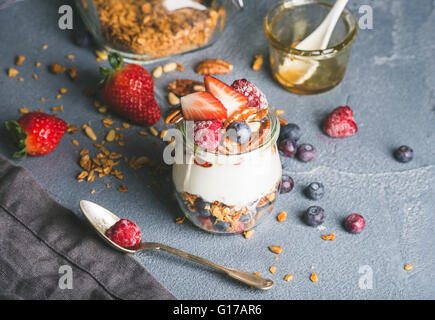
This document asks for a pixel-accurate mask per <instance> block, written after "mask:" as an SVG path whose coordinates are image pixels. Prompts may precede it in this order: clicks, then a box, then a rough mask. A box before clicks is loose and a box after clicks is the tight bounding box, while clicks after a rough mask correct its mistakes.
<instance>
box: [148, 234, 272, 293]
mask: <svg viewBox="0 0 435 320" xmlns="http://www.w3.org/2000/svg"><path fill="white" fill-rule="evenodd" d="M141 249H142V250H151V249H155V250H163V251H166V252H169V253H172V254H175V255H177V256H179V257H181V258H184V259H187V260H191V261H194V262H197V263H200V264H202V265H205V266H207V267H210V268H213V269H215V270H218V271H221V272H223V273H225V274H227V275H228V276H230V277H231V278H233V279H236V280H238V281H240V282H243V283H245V284H247V285H249V286H252V287H254V288H257V289H262V290H267V289H270V288H272V287H273V281H272V280H270V279H266V278H262V277H260V276H256V275H254V274H252V273H248V272H244V271H240V270H236V269H232V268H227V267H224V266H221V265H219V264H217V263H214V262H212V261H210V260H207V259H204V258H201V257H198V256H195V255H193V254H190V253H187V252H184V251H181V250H179V249H175V248H172V247H169V246H167V245H164V244H161V243H156V242H147V243H143V244H142V246H141Z"/></svg>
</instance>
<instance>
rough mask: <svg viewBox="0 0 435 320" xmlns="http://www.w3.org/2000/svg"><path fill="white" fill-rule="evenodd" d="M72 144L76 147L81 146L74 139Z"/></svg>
mask: <svg viewBox="0 0 435 320" xmlns="http://www.w3.org/2000/svg"><path fill="white" fill-rule="evenodd" d="M71 142H72V144H73V145H75V146H76V147H78V146H79V142H78V141H77V140H75V139H72V140H71Z"/></svg>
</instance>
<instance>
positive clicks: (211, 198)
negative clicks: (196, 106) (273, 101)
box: [172, 107, 282, 234]
mask: <svg viewBox="0 0 435 320" xmlns="http://www.w3.org/2000/svg"><path fill="white" fill-rule="evenodd" d="M268 111H269V112H268V114H267V116H266V117H265V118H264V119H262V120H261V121H255V122H252V123H250V125H251V126H252V127H253V132H257V133H258V135H257V137H256V139H257V140H255V141H253V144H252V146H255V147H252V148H249V149H247V150H244V151H242V152H238V153H234V152H231V153H228V152H226V151H225V149H224V148H220V149H219V150H218V151H216V152H214V153H213V152H208V151H205V150H202V149H201V148H200V147H198V146H197V145H194V144H193V143H192V139H191V138H189V135H188V134H187V132H188V131H189V130H188V129H187V125H186V123H187V122H186V121H180V122H179V123H178V125H177V128H178V129H179V130H180V131H181V132H182V135H183V146H184V155H185V157H184V161H183V163H176V164H174V165H173V171H172V178H173V182H174V185H175V191H176V197H177V200H178V203H179V205H180V208H181V209H182V211H183V212H184V214H185V216H186V217H187V218H188V219H189V220H190V221H191V222H192V223H193V224H194V225H196V226H198V227H199V228H201V229H203V230H206V231H209V232H212V233H219V234H237V233H241V232H243V231H246V230H249V229H252V228H254V227H255V226H257V225H258V224H259V223H260V222H262V221H263V220H264V219H265V218H266V217H267V216H270V215H271V213H272V211H273V209H274V206H275V202H276V201H277V198H278V194H279V185H280V182H281V175H282V168H281V162H280V158H279V154H278V149H277V145H276V141H277V139H278V136H279V129H280V124H279V121H278V117H277V115H276V113H275V111H274V110H273V108H270V107H269V110H268ZM255 130H257V131H255Z"/></svg>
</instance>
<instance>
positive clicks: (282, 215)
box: [276, 211, 287, 222]
mask: <svg viewBox="0 0 435 320" xmlns="http://www.w3.org/2000/svg"><path fill="white" fill-rule="evenodd" d="M276 219H277V220H278V221H279V222H283V221H285V219H287V212H285V211H281V212H280V213H279V214H278V216H277V217H276Z"/></svg>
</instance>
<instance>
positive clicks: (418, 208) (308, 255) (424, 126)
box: [0, 0, 435, 299]
mask: <svg viewBox="0 0 435 320" xmlns="http://www.w3.org/2000/svg"><path fill="white" fill-rule="evenodd" d="M245 2H246V10H245V11H244V12H243V13H240V14H238V15H237V16H235V17H234V19H233V21H232V23H231V25H230V27H229V28H227V29H226V31H225V32H224V35H223V36H222V38H221V39H220V40H219V41H218V42H217V43H216V44H215V45H214V46H213V47H211V48H208V49H206V50H204V51H200V52H196V53H192V54H187V55H184V56H183V57H181V58H177V59H176V61H177V62H180V63H182V64H183V65H184V66H185V68H186V71H184V72H183V73H182V74H179V73H173V74H169V75H165V76H164V77H162V78H161V79H159V80H157V81H156V85H155V87H156V95H157V99H158V102H159V103H160V106H161V107H162V109H163V110H167V108H168V105H167V102H166V90H165V87H166V85H167V83H168V82H169V81H171V80H172V79H175V78H177V77H180V76H182V77H186V78H192V79H200V78H199V76H198V75H196V74H195V73H194V72H193V67H194V66H195V65H196V64H197V63H198V62H199V61H201V60H202V59H204V58H221V59H225V60H228V61H231V62H232V63H234V65H235V68H234V72H233V73H231V74H230V75H226V76H222V77H220V78H222V79H223V80H224V81H227V82H232V81H233V80H234V79H238V78H241V77H246V78H248V79H250V80H252V81H253V82H255V83H256V84H257V85H258V86H259V87H261V89H262V90H263V91H264V92H265V93H266V95H267V97H268V99H269V102H270V103H271V104H272V105H274V106H276V107H278V108H282V109H285V110H286V114H285V118H286V119H287V120H289V121H291V122H296V123H298V124H299V125H300V126H301V127H302V129H303V136H302V139H301V141H302V142H310V143H312V144H314V145H315V146H316V147H317V149H318V153H319V155H318V157H317V158H316V159H315V161H313V162H312V163H309V164H302V163H299V162H297V161H293V162H291V164H290V166H289V168H288V169H287V170H286V171H287V173H289V174H290V175H291V176H292V177H293V178H294V180H295V182H296V187H295V189H294V191H292V192H291V193H290V194H287V195H284V196H282V197H281V199H280V203H279V205H278V210H279V211H280V210H286V211H287V212H288V219H287V221H285V222H284V223H277V221H276V220H275V219H274V218H273V217H271V218H270V219H269V220H268V221H267V222H265V223H264V224H263V225H261V226H260V227H259V228H258V229H257V232H256V233H255V235H254V237H253V238H251V239H250V240H246V239H244V238H243V237H242V236H215V235H211V234H207V233H205V232H202V231H199V230H198V229H196V228H194V227H193V226H192V225H191V224H190V223H189V222H185V223H183V224H181V225H177V224H175V223H174V219H175V218H176V217H178V216H180V215H181V212H180V210H179V209H178V207H177V204H176V202H175V200H174V198H173V197H172V191H173V189H172V184H171V182H170V175H169V174H167V175H165V176H164V177H158V178H156V177H154V176H153V175H152V174H151V172H150V171H149V170H148V169H141V170H139V171H133V170H131V169H128V167H127V166H126V165H124V164H123V165H122V167H121V169H122V171H123V172H124V175H125V180H124V182H123V183H124V184H125V185H127V187H128V188H129V192H127V193H124V194H122V193H119V192H118V191H116V190H115V187H116V186H118V185H119V182H118V181H117V180H116V179H115V178H104V179H102V180H97V181H96V182H94V183H92V184H91V183H90V184H86V183H81V184H79V183H77V181H76V179H75V177H76V175H77V174H78V173H79V171H80V169H79V167H78V165H77V159H78V155H77V150H78V149H79V148H75V147H73V145H72V143H71V139H72V138H75V139H77V140H79V142H80V144H81V145H80V149H81V148H84V147H86V148H90V149H91V150H92V147H91V141H90V140H89V139H88V138H87V137H86V136H85V135H84V134H83V133H78V134H75V135H74V136H70V135H66V136H65V137H64V139H63V140H62V141H61V143H60V145H59V147H58V148H57V149H56V150H55V151H54V152H52V153H51V154H50V155H47V156H45V157H40V158H28V159H27V160H25V161H20V162H19V164H21V165H23V166H25V167H26V168H28V169H29V170H30V171H31V172H32V173H33V174H34V175H35V177H36V178H37V180H38V181H39V182H40V183H41V184H42V185H43V186H44V187H45V188H46V189H47V190H48V192H49V193H50V194H51V195H52V196H53V197H54V198H55V199H56V200H57V201H59V202H60V203H61V204H63V205H65V206H66V207H68V208H70V209H72V210H73V211H74V212H76V213H77V215H78V216H81V214H80V212H79V209H78V201H79V200H80V199H89V200H93V201H96V202H98V203H100V204H102V205H104V206H106V207H107V208H108V209H110V210H113V211H114V212H116V213H118V214H119V215H120V216H123V217H126V218H129V219H131V220H133V221H135V222H137V223H138V225H139V226H140V227H141V229H142V231H143V238H144V240H151V241H160V242H163V243H166V244H169V245H173V246H175V247H177V248H180V249H184V250H187V251H189V252H191V253H194V254H197V255H200V256H204V257H206V258H210V259H211V260H214V261H216V262H219V263H222V264H225V265H228V266H231V267H235V268H240V269H244V270H247V271H252V272H260V273H261V274H263V275H266V276H270V277H271V278H272V279H274V280H275V282H276V285H275V287H274V288H273V289H272V290H270V291H266V292H260V291H256V290H254V289H250V288H247V287H245V286H243V285H240V284H238V283H236V282H233V281H231V280H228V279H226V278H225V277H223V276H221V275H218V274H216V273H214V272H210V271H208V270H206V269H204V268H202V267H201V266H198V265H195V264H192V263H190V262H185V261H182V260H180V259H178V258H175V257H172V256H170V255H168V254H165V253H159V252H148V253H145V254H141V255H139V256H137V258H138V259H139V260H140V261H141V263H143V265H144V266H145V267H146V268H147V269H148V270H150V271H151V272H152V273H153V274H154V276H155V277H156V278H157V279H158V280H160V281H161V282H162V283H163V284H164V285H165V286H166V287H168V288H169V290H170V291H172V292H173V293H174V294H175V295H176V296H177V297H178V298H180V299H214V298H217V299H315V298H318V299H326V298H329V299H331V298H333V299H404V298H410V299H417V298H419V299H421V298H432V299H433V298H435V273H434V272H433V269H434V267H435V251H434V249H433V247H434V244H435V241H434V231H433V230H434V225H435V214H434V208H435V205H434V198H435V192H434V185H435V160H434V156H435V136H434V127H435V90H434V89H435V61H434V58H433V52H434V49H435V32H434V30H435V9H434V8H435V1H433V0H419V1H405V0H403V1H398V0H395V1H392V0H390V1H387V0H384V1H351V4H350V5H349V6H350V7H351V8H352V9H353V10H354V12H356V13H357V12H358V7H359V6H360V5H361V4H370V5H371V6H372V7H373V9H374V29H373V30H360V33H359V36H358V39H357V41H356V43H355V44H354V46H353V48H352V55H351V60H350V63H349V68H348V71H347V75H346V77H345V79H344V81H343V82H342V83H341V84H340V85H339V86H338V87H337V88H335V89H333V90H332V91H330V92H327V93H324V94H321V95H315V96H297V95H294V94H291V93H288V92H287V91H285V90H283V89H282V88H280V87H279V86H278V85H277V84H276V83H274V82H273V80H272V78H271V76H270V75H269V72H268V65H267V64H266V65H265V66H264V67H263V69H262V70H261V71H260V72H254V71H252V70H251V68H250V65H251V63H252V57H253V56H254V55H255V54H259V53H264V54H266V53H267V48H266V43H265V40H264V37H263V34H262V19H263V17H264V15H265V13H266V11H267V9H268V8H269V7H270V6H271V5H272V4H273V3H275V2H276V1H254V0H248V1H245ZM64 3H65V2H64V1H54V0H53V1H36V0H34V1H25V2H22V3H19V4H17V5H15V6H13V7H10V8H7V9H4V10H2V11H0V41H1V45H0V57H1V58H2V59H1V68H2V72H1V74H0V97H1V101H0V106H1V114H0V121H1V122H2V123H3V121H4V120H8V119H16V118H17V117H19V113H18V108H20V107H28V108H30V109H37V108H42V109H43V110H45V111H49V110H50V108H51V107H53V106H56V105H59V103H62V104H63V105H64V107H65V111H64V113H63V114H61V115H60V116H61V117H62V118H63V119H65V120H66V121H68V122H69V123H71V124H76V125H82V124H83V123H85V122H87V121H89V120H90V121H92V123H93V127H94V129H95V131H96V133H97V135H98V136H99V137H100V138H102V137H103V135H104V133H105V132H106V129H104V128H103V127H102V126H101V122H100V120H101V118H102V116H101V115H100V114H99V113H98V112H97V111H96V109H95V108H94V107H93V106H92V101H91V100H89V99H88V98H86V97H84V96H83V95H82V94H81V92H82V90H83V89H84V88H86V87H90V86H93V85H94V84H95V83H96V82H97V80H98V79H99V76H98V73H97V69H98V63H97V62H96V61H95V56H94V53H93V52H92V51H91V50H90V49H80V48H78V47H76V46H74V45H73V44H72V41H71V32H69V31H61V30H59V29H58V27H57V19H58V14H57V10H58V8H59V6H60V5H61V4H64ZM44 43H47V44H48V46H49V48H48V50H46V51H42V50H41V47H42V45H43V44H44ZM18 54H23V55H25V56H26V62H25V63H24V64H23V65H22V66H20V67H19V70H20V72H21V73H20V75H21V76H24V78H25V82H24V83H21V82H18V80H17V79H16V78H15V79H12V78H8V77H7V75H6V69H7V68H8V67H10V66H12V65H13V63H14V58H15V56H16V55H18ZM67 54H73V55H75V56H76V59H75V61H74V62H70V61H68V60H67V59H66V58H65V56H66V55H67ZM35 61H41V62H42V63H43V64H44V68H40V69H37V70H36V68H35V67H34V62H35ZM52 62H61V63H63V64H64V65H66V66H70V65H76V66H77V67H78V71H79V75H80V80H79V81H78V82H77V83H72V82H71V81H70V80H69V79H67V77H64V76H54V75H51V74H49V73H48V72H47V71H46V68H45V65H47V64H50V63H52ZM154 67H155V65H151V66H149V69H152V68H154ZM35 71H36V72H37V73H38V74H39V78H40V80H39V81H34V80H33V79H32V78H31V75H32V73H33V72H35ZM61 87H65V88H68V89H69V92H68V93H67V94H66V95H65V96H64V97H62V100H61V102H59V101H57V100H56V99H55V96H56V95H57V90H58V89H59V88H61ZM348 95H350V96H351V100H350V105H351V107H352V108H353V110H354V113H355V118H356V121H357V123H358V126H359V132H358V134H357V135H355V136H354V137H351V138H347V139H344V140H333V139H329V138H328V137H326V136H325V135H324V134H322V132H321V130H320V123H321V121H322V119H323V118H324V116H325V115H326V114H327V113H328V112H329V111H330V110H332V109H333V108H335V107H336V106H338V105H343V104H344V103H345V101H346V98H347V96H348ZM40 97H45V98H46V100H47V101H46V102H45V103H44V104H43V103H41V102H40V101H39V99H40ZM163 113H164V112H163ZM114 118H115V119H116V120H117V123H119V122H120V121H121V119H119V118H117V117H116V116H114ZM157 127H158V128H162V127H163V125H162V123H161V122H160V123H159V125H157ZM141 129H142V128H140V127H138V126H133V127H132V128H131V129H129V130H124V133H125V134H126V146H125V147H124V148H119V147H116V146H114V147H112V148H111V150H113V151H120V152H122V153H123V154H125V155H127V156H129V157H131V156H133V155H136V156H140V155H148V156H151V157H153V158H155V159H158V160H160V158H161V156H160V154H161V150H162V148H163V144H162V143H161V142H159V139H157V138H154V137H150V136H148V137H142V136H140V135H138V134H137V132H138V131H140V130H141ZM0 134H1V136H2V138H1V141H0V152H1V154H3V155H6V156H8V157H10V155H11V153H12V149H11V148H10V147H9V146H8V143H7V142H6V139H7V138H6V134H5V131H4V128H1V129H0ZM154 142H157V144H158V146H156V145H155V144H154ZM401 144H408V145H410V146H412V147H413V148H414V151H415V159H414V161H412V162H411V163H409V164H406V165H405V164H401V163H398V162H396V161H395V160H394V159H393V158H392V156H391V153H392V150H393V149H394V148H396V147H397V146H399V145H401ZM315 180H317V181H321V182H323V184H324V185H325V187H326V190H327V194H326V196H325V198H324V199H322V200H321V201H319V202H318V204H319V205H321V206H322V207H324V208H325V210H326V211H327V214H328V218H327V221H326V223H325V227H326V230H323V231H320V230H317V229H313V228H311V227H308V226H306V225H304V224H303V223H302V222H301V220H300V216H301V213H302V212H303V211H304V210H305V209H306V208H307V207H308V206H310V205H312V204H313V202H311V201H309V200H307V199H306V198H305V197H304V196H303V195H302V193H301V190H302V189H303V187H304V186H305V185H306V184H307V183H309V182H311V181H315ZM153 181H155V182H154V184H153ZM106 183H110V184H111V185H112V188H111V189H109V190H107V189H106V188H105V184H106ZM92 188H95V190H96V193H95V194H93V195H90V193H89V191H90V190H91V189H92ZM352 212H359V213H361V214H362V215H364V217H365V218H366V221H367V227H366V230H365V231H364V232H363V233H362V234H360V235H351V234H349V233H346V231H345V230H344V229H343V227H342V225H341V222H342V219H343V218H344V217H345V216H347V215H348V214H349V213H352ZM330 232H335V233H336V240H335V241H333V242H326V241H323V240H321V239H320V235H321V234H324V233H330ZM269 245H282V246H283V248H284V250H283V253H282V254H281V255H280V256H279V260H278V261H275V260H274V258H275V255H274V254H272V253H271V252H269V251H268V249H267V246H269ZM406 263H411V264H413V265H414V269H412V270H411V271H408V272H406V271H404V270H403V266H404V264H406ZM271 265H276V266H277V273H276V274H274V275H272V274H270V273H269V272H268V268H269V267H270V266H271ZM362 265H369V266H370V267H371V268H372V269H373V273H374V274H373V276H374V279H373V289H372V290H361V289H360V288H359V287H358V281H359V277H360V274H359V273H358V270H359V268H360V266H362ZM312 266H313V267H314V271H315V272H316V273H317V274H318V276H319V282H318V283H316V284H313V283H311V282H310V281H309V275H310V273H311V272H312V270H311V267H312ZM287 273H293V274H294V280H293V281H292V282H285V281H283V280H282V278H283V276H284V275H285V274H287Z"/></svg>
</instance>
